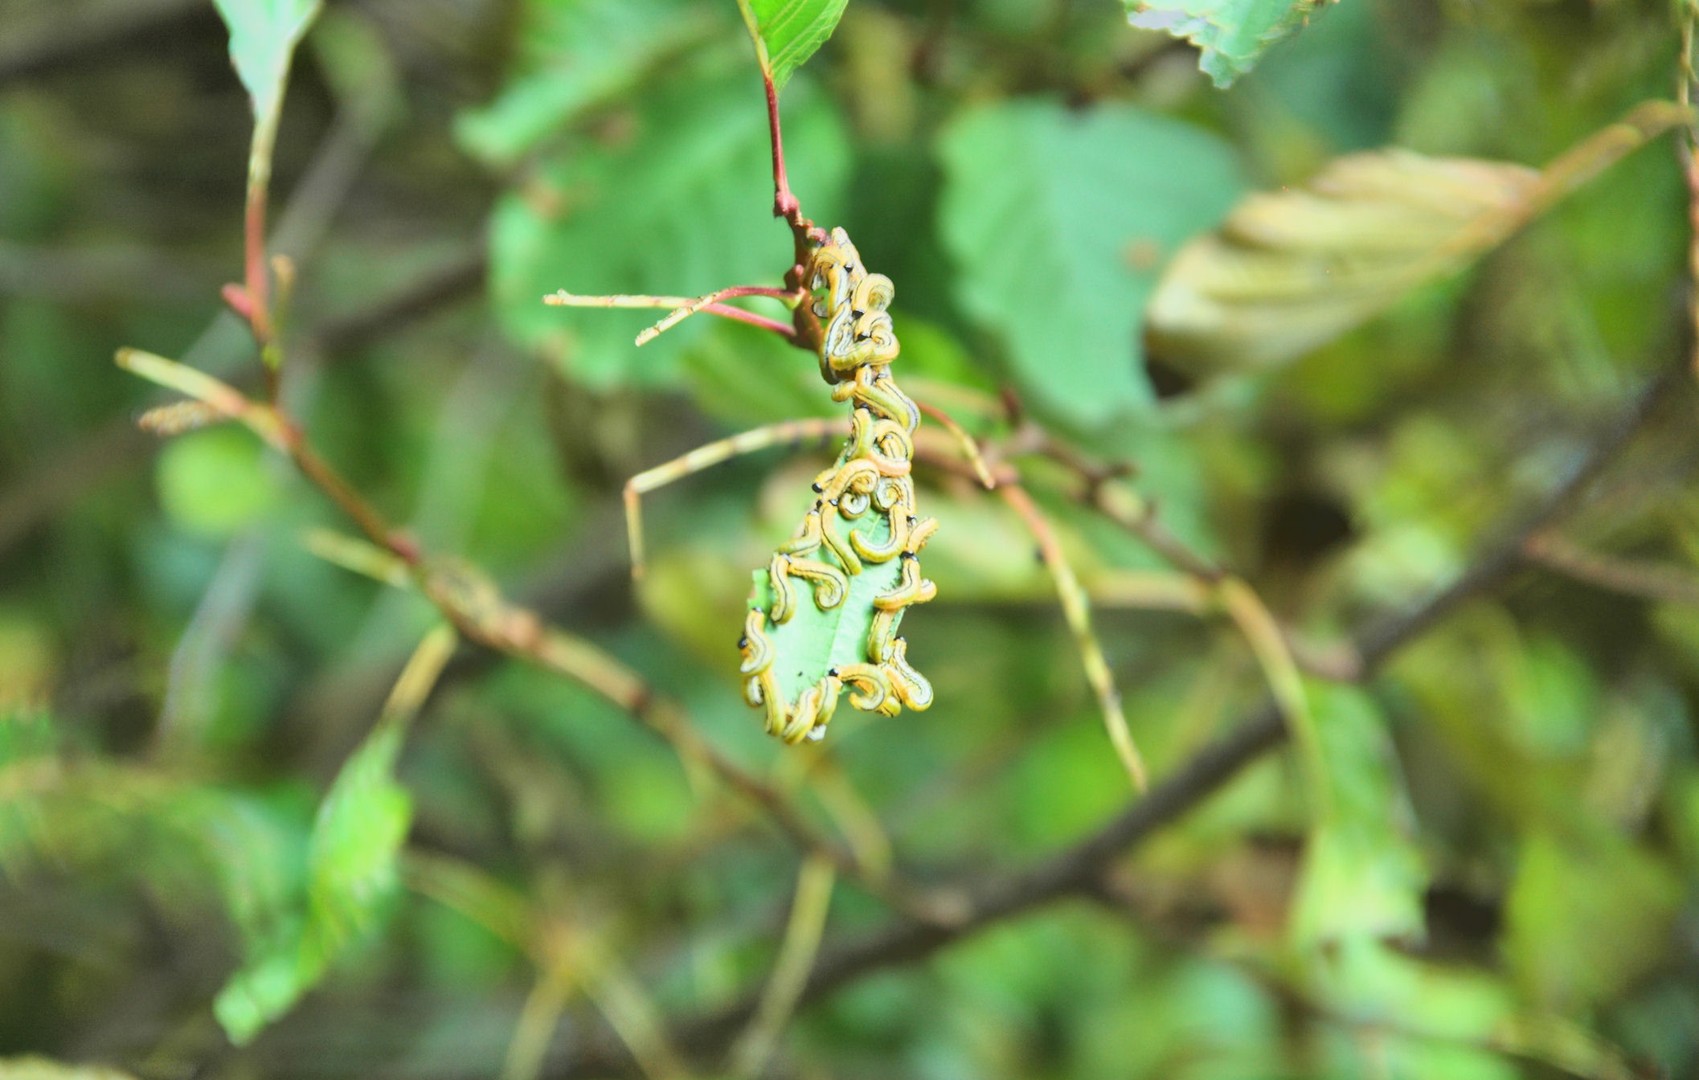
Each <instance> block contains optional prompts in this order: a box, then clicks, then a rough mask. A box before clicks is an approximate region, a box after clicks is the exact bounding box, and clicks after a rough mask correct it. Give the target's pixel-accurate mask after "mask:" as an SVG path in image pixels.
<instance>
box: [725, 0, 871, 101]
mask: <svg viewBox="0 0 1699 1080" xmlns="http://www.w3.org/2000/svg"><path fill="white" fill-rule="evenodd" d="M848 3H849V0H749V8H750V10H751V11H752V12H754V13H755V23H756V26H757V28H758V29H759V31H760V34H761V41H762V44H764V45H765V46H766V47H767V63H768V69H769V71H770V72H771V73H772V76H773V85H774V86H784V85H785V83H786V82H788V81H790V77H791V75H792V73H794V72H795V71H796V69H797V68H799V67H801V66H802V65H803V64H804V63H805V62H807V60H808V58H809V57H810V56H813V55H814V54H815V52H816V51H818V50H819V48H820V46H822V45H824V44H826V39H827V38H829V37H831V36H832V31H833V30H835V29H837V26H838V20H839V19H841V18H843V15H844V8H845V6H846V5H847V4H848Z"/></svg>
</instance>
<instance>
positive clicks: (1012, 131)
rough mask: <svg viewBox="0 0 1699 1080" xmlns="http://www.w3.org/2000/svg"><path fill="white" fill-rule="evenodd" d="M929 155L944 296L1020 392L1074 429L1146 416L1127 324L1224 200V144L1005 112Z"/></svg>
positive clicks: (1176, 132) (1233, 192) (1090, 117)
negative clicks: (946, 256)
mask: <svg viewBox="0 0 1699 1080" xmlns="http://www.w3.org/2000/svg"><path fill="white" fill-rule="evenodd" d="M940 150H941V153H942V156H943V163H944V169H945V188H944V194H943V200H944V201H943V204H942V206H941V207H940V211H939V212H940V220H939V225H940V228H941V230H942V232H943V238H944V243H945V245H946V247H947V248H948V249H949V253H950V257H951V260H952V262H953V263H954V265H955V270H956V273H955V294H956V298H957V300H958V301H959V302H960V303H961V305H962V307H963V309H965V310H966V311H967V312H968V313H969V314H970V315H971V316H973V317H974V318H975V319H976V320H977V321H978V322H979V323H981V324H982V325H983V326H985V327H986V328H988V329H990V330H992V331H995V332H996V333H997V334H998V336H999V337H1000V339H1001V340H1002V341H1003V342H1004V344H1005V345H1006V346H1007V350H1008V356H1009V361H1010V365H1011V369H1012V370H1011V374H1012V375H1013V376H1014V378H1015V380H1016V384H1017V386H1018V387H1019V388H1020V390H1021V391H1022V392H1023V394H1025V395H1027V396H1028V397H1030V398H1031V399H1032V401H1033V402H1034V403H1035V404H1036V405H1038V406H1040V407H1042V408H1044V409H1047V410H1049V411H1050V412H1052V413H1054V414H1055V415H1057V416H1059V417H1060V418H1062V419H1063V420H1065V421H1068V422H1070V423H1073V424H1076V425H1080V426H1099V425H1102V424H1105V423H1107V422H1108V421H1110V420H1112V419H1115V418H1116V417H1119V416H1123V415H1125V414H1126V413H1128V412H1130V411H1132V410H1134V409H1137V408H1139V407H1141V406H1145V405H1148V404H1149V403H1150V401H1151V391H1150V386H1149V383H1148V382H1147V381H1146V379H1145V376H1144V373H1143V371H1142V370H1141V369H1140V361H1141V359H1142V350H1141V346H1140V344H1139V328H1140V319H1141V314H1140V313H1141V312H1142V311H1143V309H1144V304H1145V300H1146V298H1147V297H1148V295H1149V293H1150V290H1151V289H1152V288H1153V287H1154V286H1155V284H1156V274H1157V271H1158V270H1159V269H1160V267H1161V266H1162V265H1163V263H1165V262H1166V261H1167V259H1168V257H1169V256H1170V255H1171V254H1172V252H1173V251H1174V249H1175V248H1177V247H1178V246H1179V244H1180V242H1181V241H1183V240H1185V239H1186V238H1187V237H1189V236H1191V235H1192V234H1193V233H1196V232H1200V231H1202V230H1203V229H1206V228H1208V227H1209V226H1211V225H1213V224H1214V223H1215V222H1217V221H1218V220H1220V218H1221V215H1223V214H1224V213H1226V212H1227V209H1228V207H1229V206H1231V205H1232V203H1233V200H1234V199H1235V198H1236V197H1237V196H1238V194H1239V191H1240V180H1239V172H1238V168H1237V166H1236V165H1235V163H1234V160H1233V155H1232V152H1231V150H1229V149H1228V147H1227V145H1226V144H1225V143H1223V142H1222V141H1221V140H1220V139H1218V138H1217V137H1216V136H1214V135H1212V134H1210V133H1208V132H1206V131H1203V130H1202V129H1200V128H1196V127H1193V126H1192V125H1190V124H1185V123H1182V122H1180V121H1176V120H1171V119H1168V118H1167V117H1162V116H1157V115H1154V114H1152V113H1148V112H1144V111H1142V110H1140V109H1136V108H1133V107H1132V106H1128V105H1115V104H1103V105H1098V106H1095V107H1093V108H1091V109H1088V110H1086V111H1084V112H1076V111H1072V110H1069V109H1066V108H1064V107H1063V106H1061V105H1059V104H1053V103H1048V102H1038V101H1012V102H1007V103H1002V104H997V105H990V106H982V107H979V108H976V109H973V110H970V111H968V112H966V113H964V114H962V115H961V116H960V117H958V118H956V120H955V121H954V122H953V123H952V124H951V125H950V128H949V129H948V130H947V131H946V132H945V133H944V136H943V139H942V143H941V147H940Z"/></svg>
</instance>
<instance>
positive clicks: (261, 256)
mask: <svg viewBox="0 0 1699 1080" xmlns="http://www.w3.org/2000/svg"><path fill="white" fill-rule="evenodd" d="M265 197H266V193H265V188H264V187H261V186H258V185H250V186H249V188H248V208H247V214H246V216H245V219H244V229H243V241H244V244H243V246H244V260H243V263H244V275H243V276H244V281H243V284H244V285H246V286H247V293H248V297H247V299H248V324H249V325H250V326H251V327H252V328H253V331H254V340H256V341H257V342H259V344H260V347H261V348H264V347H265V346H266V345H268V344H270V343H271V301H270V281H269V279H268V277H267V274H266V266H265Z"/></svg>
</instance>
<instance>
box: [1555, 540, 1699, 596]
mask: <svg viewBox="0 0 1699 1080" xmlns="http://www.w3.org/2000/svg"><path fill="white" fill-rule="evenodd" d="M1523 553H1524V554H1525V555H1527V556H1528V558H1529V559H1530V560H1532V561H1533V562H1537V563H1539V564H1540V565H1541V566H1543V567H1545V568H1546V569H1548V570H1551V571H1553V572H1555V573H1559V574H1562V575H1563V576H1564V577H1567V578H1571V579H1573V580H1575V581H1579V582H1582V583H1584V584H1587V585H1592V586H1595V587H1597V588H1600V589H1608V590H1610V591H1611V592H1617V593H1622V594H1623V595H1625V596H1636V597H1640V598H1641V599H1644V600H1653V601H1657V602H1658V603H1663V604H1686V605H1689V606H1699V576H1695V575H1693V574H1690V573H1684V572H1682V571H1681V570H1680V569H1678V568H1677V567H1674V566H1666V565H1664V564H1662V563H1655V562H1648V561H1646V560H1643V559H1624V558H1620V557H1615V556H1609V555H1599V554H1597V553H1595V552H1591V551H1588V550H1586V549H1585V548H1582V547H1579V546H1577V545H1575V544H1572V543H1570V542H1569V541H1567V540H1565V539H1563V538H1562V537H1561V536H1558V535H1556V534H1554V533H1550V532H1546V533H1538V534H1535V535H1534V536H1530V537H1529V538H1528V542H1527V543H1526V544H1524V545H1523Z"/></svg>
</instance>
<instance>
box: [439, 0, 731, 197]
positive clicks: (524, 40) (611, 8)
mask: <svg viewBox="0 0 1699 1080" xmlns="http://www.w3.org/2000/svg"><path fill="white" fill-rule="evenodd" d="M728 6H729V5H728ZM522 17H523V19H524V23H523V25H522V26H521V27H520V28H519V31H518V33H519V42H520V52H519V57H518V61H517V64H516V67H517V70H516V71H515V72H514V74H513V76H512V77H511V78H510V79H509V81H508V82H507V84H506V85H505V86H504V87H503V88H502V90H501V93H500V94H498V95H497V96H496V99H495V100H494V101H492V102H491V103H490V104H488V105H486V106H483V107H482V108H477V109H471V110H468V111H466V112H463V113H461V114H460V116H459V117H458V119H457V120H456V122H455V134H456V135H457V136H458V137H459V141H460V144H461V145H462V146H464V147H465V148H466V149H467V150H468V151H470V152H471V153H473V154H475V155H477V156H478V157H479V158H480V159H482V160H483V161H484V162H485V163H486V164H489V165H494V166H500V167H511V166H512V165H514V164H515V163H517V162H518V161H520V160H521V159H522V158H523V157H524V156H525V155H526V154H528V153H531V152H532V151H533V150H535V149H537V148H538V147H539V146H540V145H542V144H544V143H545V142H546V141H547V140H548V138H549V137H550V136H552V135H554V134H556V133H558V132H560V131H561V130H563V129H565V128H566V127H567V126H569V125H570V124H571V123H572V122H573V121H574V120H575V119H578V118H580V117H582V116H583V114H584V113H585V112H586V111H587V110H588V109H591V108H593V107H595V106H597V105H603V104H606V103H608V102H610V101H613V100H616V99H618V98H619V97H620V96H621V95H623V94H626V93H629V92H630V91H631V90H633V89H634V88H636V87H638V86H640V85H641V82H642V80H643V79H644V77H645V76H647V75H649V74H651V73H652V72H653V71H654V70H655V68H656V67H657V66H658V65H660V64H662V63H665V62H667V61H668V60H672V59H676V58H677V57H678V56H679V55H681V54H682V53H683V52H684V51H685V50H687V49H689V48H690V47H691V46H693V45H697V44H700V43H701V42H702V41H703V40H704V39H705V38H707V36H708V34H709V33H710V32H711V31H713V30H715V29H724V28H726V27H727V26H729V25H730V22H729V20H728V19H725V18H716V17H715V12H714V10H713V8H712V6H710V5H705V4H699V3H692V2H689V0H576V2H574V3H563V4H526V5H524V8H523V12H522Z"/></svg>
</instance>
